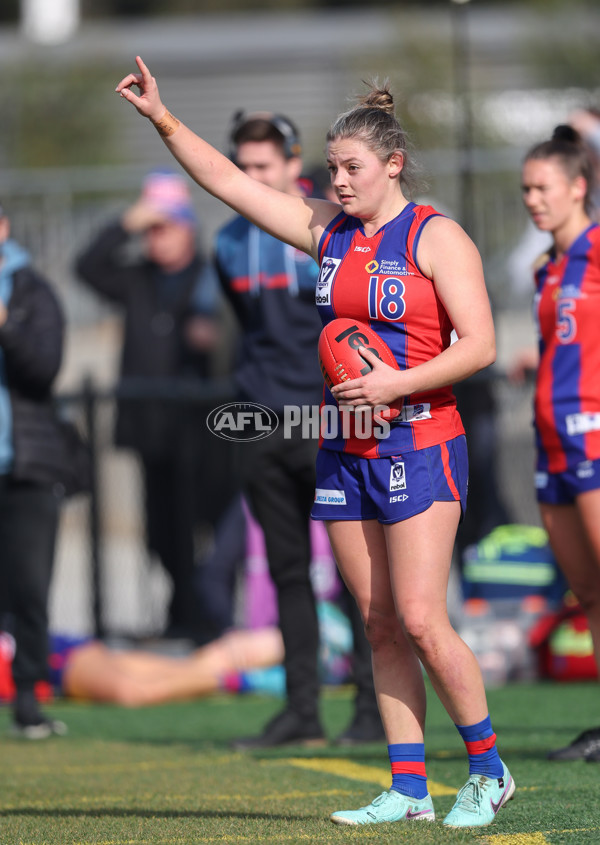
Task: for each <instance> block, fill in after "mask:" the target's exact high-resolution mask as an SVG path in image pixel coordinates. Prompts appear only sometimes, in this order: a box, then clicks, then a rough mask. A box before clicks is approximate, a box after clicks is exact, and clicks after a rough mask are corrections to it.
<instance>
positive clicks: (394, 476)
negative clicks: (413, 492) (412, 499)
mask: <svg viewBox="0 0 600 845" xmlns="http://www.w3.org/2000/svg"><path fill="white" fill-rule="evenodd" d="M396 490H406V473H405V472H404V461H395V462H394V463H393V464H392V466H391V468H390V493H394V492H395V491H396Z"/></svg>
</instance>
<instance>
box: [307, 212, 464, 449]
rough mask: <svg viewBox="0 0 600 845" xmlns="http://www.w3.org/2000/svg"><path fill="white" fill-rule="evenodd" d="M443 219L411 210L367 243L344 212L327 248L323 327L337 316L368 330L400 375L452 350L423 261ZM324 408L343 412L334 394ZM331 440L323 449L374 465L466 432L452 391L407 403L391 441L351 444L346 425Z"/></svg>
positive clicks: (322, 252)
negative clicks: (427, 233) (420, 255)
mask: <svg viewBox="0 0 600 845" xmlns="http://www.w3.org/2000/svg"><path fill="white" fill-rule="evenodd" d="M437 214H438V212H437V211H435V209H433V208H431V206H424V205H415V203H409V204H408V205H407V206H406V207H405V208H404V209H403V210H402V212H401V213H400V214H399V215H398V216H397V217H395V218H394V219H393V220H391V221H390V222H389V223H386V224H385V226H383V227H382V228H381V229H380V230H379V231H378V232H377V233H376V234H375V235H373V236H372V237H367V236H366V235H365V233H364V229H363V227H362V224H361V221H360V220H359V219H358V218H356V217H351V216H349V215H347V214H345V213H343V212H342V213H341V214H340V215H338V216H337V217H335V218H334V219H333V220H332V221H331V223H330V224H329V226H328V227H327V229H326V230H325V232H324V233H323V236H322V238H321V241H320V243H319V259H320V267H321V270H320V275H319V280H318V282H317V292H316V303H317V306H318V308H319V313H320V314H321V319H322V321H323V324H324V325H326V324H327V323H329V322H330V321H331V320H333V319H335V318H337V317H350V318H351V319H355V320H360V321H361V322H363V323H367V324H368V325H369V326H370V327H371V328H372V329H373V330H374V331H376V332H377V333H378V334H379V335H380V337H381V338H383V340H384V341H385V342H386V343H387V345H388V346H389V347H390V349H391V350H392V352H393V354H394V357H395V358H396V360H397V362H398V365H399V367H400V369H408V368H409V367H415V366H417V365H418V364H422V363H424V362H425V361H429V360H430V359H431V358H434V357H435V356H436V355H439V354H440V353H441V352H442V351H443V350H444V349H446V348H447V347H448V346H449V345H450V336H451V333H452V324H451V322H450V318H449V317H448V314H447V313H446V310H445V308H444V306H443V305H442V303H441V302H440V299H439V297H438V296H437V293H436V290H435V286H434V284H433V282H432V281H431V279H429V278H427V277H426V276H425V275H424V274H423V273H422V272H421V270H420V268H419V265H418V263H417V258H416V254H417V247H418V243H419V239H420V237H421V233H422V231H423V227H424V226H425V225H426V223H427V221H428V220H429V219H431V217H433V216H436V215H437ZM324 402H325V403H326V404H329V405H333V406H335V407H337V403H336V401H335V399H334V398H333V396H332V395H331V393H330V392H329V390H328V389H327V388H326V389H325V396H324ZM328 410H329V409H328ZM332 414H335V411H332ZM330 434H331V431H330V432H328V434H327V437H325V438H322V439H321V444H320V445H321V447H322V448H325V449H334V450H337V451H345V452H349V453H352V454H355V455H362V456H363V457H367V458H374V457H386V456H389V455H400V454H402V453H403V452H410V451H413V450H415V449H424V448H427V447H429V446H435V445H437V444H439V443H442V442H444V441H446V440H451V439H452V438H454V437H457V436H458V435H460V434H464V429H463V425H462V422H461V419H460V416H459V414H458V411H457V409H456V400H455V398H454V394H453V392H452V388H451V387H443V388H440V389H438V390H433V391H430V392H429V393H419V394H415V395H412V396H406V397H405V400H404V407H403V409H402V412H401V415H400V416H399V417H397V418H396V420H394V421H393V422H392V423H390V433H389V436H388V437H387V438H385V439H376V438H375V436H373V437H370V438H368V439H361V438H358V437H355V436H351V437H349V438H347V439H344V438H343V427H342V425H341V424H340V425H338V433H337V436H336V437H330Z"/></svg>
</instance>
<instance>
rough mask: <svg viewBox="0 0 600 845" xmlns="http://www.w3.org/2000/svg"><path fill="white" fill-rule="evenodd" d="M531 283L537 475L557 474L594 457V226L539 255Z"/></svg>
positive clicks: (598, 439)
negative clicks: (557, 255) (561, 249)
mask: <svg viewBox="0 0 600 845" xmlns="http://www.w3.org/2000/svg"><path fill="white" fill-rule="evenodd" d="M535 281H536V296H535V315H536V320H537V326H538V332H539V349H540V364H539V368H538V375H537V386H536V395H535V423H536V439H537V446H538V466H537V468H538V470H540V471H546V472H564V471H565V470H566V469H568V468H569V469H570V468H573V467H574V466H575V465H577V464H579V463H581V462H583V461H591V460H596V459H598V458H600V341H599V332H600V226H598V224H597V223H593V224H592V225H591V226H589V227H588V228H587V229H586V230H585V231H584V232H582V234H581V235H580V236H579V237H578V238H577V239H576V240H575V241H574V243H573V244H571V246H570V247H569V249H568V250H567V251H566V252H565V254H564V255H563V256H562V258H561V259H560V261H558V262H555V260H554V258H553V256H552V255H548V256H545V260H544V263H543V264H542V265H541V266H540V267H539V268H538V269H537V270H536V272H535Z"/></svg>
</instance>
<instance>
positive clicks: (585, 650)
mask: <svg viewBox="0 0 600 845" xmlns="http://www.w3.org/2000/svg"><path fill="white" fill-rule="evenodd" d="M529 642H530V645H531V646H532V648H534V649H535V650H536V652H537V655H538V665H539V675H540V677H541V678H549V679H550V680H553V681H587V680H590V681H591V680H596V679H597V678H598V667H597V665H596V660H595V657H594V649H593V645H592V637H591V634H590V630H589V626H588V622H587V619H586V617H585V614H584V613H583V611H582V609H581V606H580V605H579V603H578V602H577V601H576V599H575V598H574V596H573V595H572V594H567V597H566V598H565V602H564V605H563V607H561V608H560V609H559V610H558V611H556V612H555V613H549V614H547V615H546V616H543V617H542V618H541V619H540V620H539V621H538V622H537V623H536V624H535V625H534V626H533V628H532V629H531V632H530V635H529Z"/></svg>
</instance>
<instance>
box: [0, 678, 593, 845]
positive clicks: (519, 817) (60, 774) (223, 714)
mask: <svg viewBox="0 0 600 845" xmlns="http://www.w3.org/2000/svg"><path fill="white" fill-rule="evenodd" d="M429 700H430V706H429V714H428V726H427V736H426V744H427V752H428V753H427V773H428V776H429V782H430V790H431V792H432V794H433V796H434V802H435V807H436V812H437V815H438V819H439V820H438V821H436V822H435V823H433V824H425V823H421V824H419V823H412V824H393V825H378V826H376V827H361V828H348V827H336V826H334V825H332V824H331V823H330V822H329V821H328V815H329V813H330V812H332V811H333V810H335V809H343V808H348V807H357V806H359V805H360V804H364V803H367V802H368V801H370V800H371V799H372V798H373V797H374V796H375V795H377V794H378V793H379V792H380V791H381V790H382V789H383V788H387V787H388V786H389V783H390V775H389V767H388V762H387V754H386V749H385V746H384V745H383V744H374V745H368V746H362V747H359V748H356V749H352V750H350V751H342V750H341V749H339V748H336V747H335V745H333V744H332V745H329V746H328V747H326V748H323V749H319V750H318V751H314V750H312V751H307V750H306V749H302V748H286V749H279V750H277V751H271V752H261V753H252V754H236V753H233V752H231V751H230V750H229V741H230V740H231V739H233V738H234V737H236V736H240V735H246V734H250V733H253V732H255V731H258V730H259V728H260V727H261V726H262V724H263V723H264V721H265V720H266V719H267V718H268V717H270V716H271V715H272V714H273V713H275V712H276V711H277V710H278V709H279V707H280V706H281V702H280V701H278V700H276V699H272V698H267V697H259V696H246V697H243V696H242V697H236V696H217V697H214V698H210V699H206V700H203V701H198V702H186V703H181V704H172V705H168V706H161V707H153V708H147V709H143V710H124V709H120V708H117V707H110V706H101V705H88V704H78V703H72V702H56V703H54V704H53V705H52V706H51V707H50V708H49V710H50V711H51V712H52V714H53V715H55V716H56V717H59V718H62V719H64V720H65V721H66V722H67V723H68V725H69V735H68V736H67V737H63V738H52V739H50V740H46V741H43V742H26V741H23V740H14V739H10V738H8V737H5V735H6V730H7V728H8V724H9V712H8V711H7V710H6V709H4V710H2V711H0V733H1V734H2V735H3V737H2V739H1V740H0V743H1V745H0V752H1V758H0V759H1V761H2V788H1V791H0V795H1V805H0V845H88V843H94V845H130V843H155V845H175V843H176V844H177V845H187V843H231V845H235V844H236V843H243V844H244V845H245V844H246V843H296V842H297V843H307V842H308V843H319V845H321V844H322V843H345V842H355V841H356V842H361V843H386V842H394V843H411V845H413V843H414V845H435V843H442V842H443V843H448V845H454V843H480V845H545V843H549V844H550V845H558V843H568V845H585V843H598V842H600V801H599V800H598V795H599V790H598V783H599V780H600V764H590V763H585V762H579V761H578V762H574V763H550V762H548V761H546V759H545V752H546V750H547V749H548V748H550V747H554V746H557V745H562V744H566V743H567V742H568V741H570V740H571V739H572V738H573V736H574V735H575V734H576V733H578V732H579V730H580V729H582V728H584V727H590V726H593V725H596V724H600V714H599V711H600V706H599V703H600V690H599V689H598V686H597V685H596V684H592V683H590V684H576V685H557V684H539V685H535V684H531V685H514V686H507V687H504V688H501V689H494V690H490V691H489V703H490V710H491V712H492V716H493V723H494V727H495V730H496V733H497V734H498V737H499V747H500V751H501V754H502V756H503V757H504V759H505V761H506V762H507V763H508V765H509V767H510V769H511V771H512V773H513V776H514V778H515V781H516V784H517V791H516V794H515V799H514V800H513V801H511V802H510V803H509V804H508V805H507V807H506V808H504V809H502V810H501V811H500V813H499V815H498V817H497V819H496V821H495V822H494V824H493V825H492V826H490V827H488V828H482V829H480V830H479V831H453V830H449V829H445V828H443V826H442V823H441V820H442V819H443V816H444V814H445V813H446V812H447V811H448V810H449V809H450V807H451V805H452V803H453V799H454V795H455V792H456V791H457V789H458V788H459V787H460V786H462V784H463V782H464V780H465V779H466V776H467V770H466V755H465V751H464V746H463V745H462V742H461V741H460V738H459V736H458V733H457V732H456V730H455V729H454V727H453V726H452V725H451V724H450V722H449V719H448V717H447V716H446V714H445V713H444V711H443V710H442V708H441V706H440V705H439V704H438V702H437V700H436V699H435V696H433V695H431V694H430V697H429ZM350 712H351V693H350V691H349V690H348V689H333V690H327V691H326V692H325V693H324V699H323V715H324V719H325V723H326V727H327V731H328V734H329V735H330V736H335V735H336V733H339V731H340V730H341V729H343V728H344V727H345V725H346V722H347V720H348V718H349V716H350Z"/></svg>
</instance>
